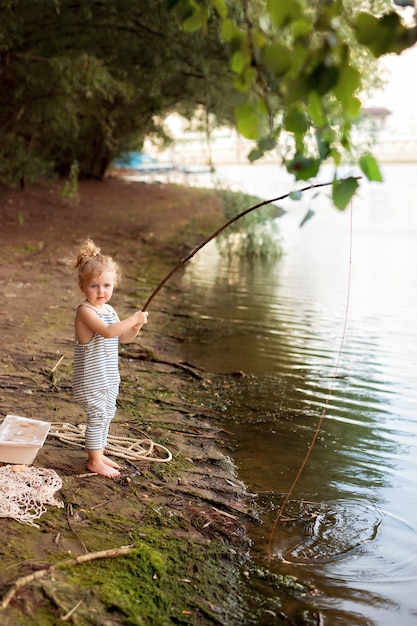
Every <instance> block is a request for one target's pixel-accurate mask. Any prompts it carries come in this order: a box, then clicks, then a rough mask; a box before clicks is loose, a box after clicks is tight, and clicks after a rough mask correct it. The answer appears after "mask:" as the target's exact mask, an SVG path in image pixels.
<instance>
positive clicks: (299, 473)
mask: <svg viewBox="0 0 417 626" xmlns="http://www.w3.org/2000/svg"><path fill="white" fill-rule="evenodd" d="M349 217H350V219H349V261H348V281H347V290H346V305H345V315H344V322H343V330H342V338H341V341H340V347H339V350H338V354H337V358H336V365H335V370H334V374H333V376H332V379H331V383H330V386H329V390H328V392H327V396H326V400H325V403H324V407H323V410H322V412H321V415H320V419H319V421H318V422H317V426H316V429H315V431H314V434H313V437H312V439H311V441H310V445H309V447H308V450H307V453H306V455H305V457H304V459H303V462H302V463H301V466H300V468H299V470H298V472H297V475H296V476H295V478H294V480H293V482H292V484H291V487H290V490H289V491H288V493H287V495H286V496H285V498H284V501H283V502H282V504H281V507H280V509H279V511H278V514H277V516H276V518H275V521H274V523H273V526H272V530H271V532H270V535H269V540H268V547H267V556H268V558H272V554H271V547H272V540H273V537H274V535H275V531H276V529H277V527H278V524H279V522H280V520H281V518H282V515H283V513H284V510H285V507H286V506H287V504H288V501H289V499H290V497H291V495H292V494H293V492H294V489H295V487H296V485H297V483H298V481H299V479H300V477H301V474H302V473H303V471H304V468H305V466H306V465H307V461H308V459H309V458H310V455H311V452H312V451H313V448H314V444H315V443H316V440H317V437H318V436H319V433H320V430H321V427H322V424H323V420H324V418H325V416H326V413H327V408H328V405H329V401H330V397H331V395H332V393H333V388H334V384H335V380H336V378H337V373H338V371H339V365H340V360H341V357H342V352H343V347H344V343H345V338H346V329H347V323H348V314H349V306H350V289H351V278H352V235H353V210H352V201H351V202H350V211H349Z"/></svg>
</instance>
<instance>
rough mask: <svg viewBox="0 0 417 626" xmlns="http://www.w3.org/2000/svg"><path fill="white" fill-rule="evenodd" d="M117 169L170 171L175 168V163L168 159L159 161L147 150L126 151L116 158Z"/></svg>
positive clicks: (144, 171) (152, 171)
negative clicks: (147, 152)
mask: <svg viewBox="0 0 417 626" xmlns="http://www.w3.org/2000/svg"><path fill="white" fill-rule="evenodd" d="M114 167H115V168H117V169H128V170H136V171H138V172H142V173H146V172H150V173H154V172H170V171H172V170H175V165H174V164H173V163H170V162H167V161H158V159H155V158H154V157H151V156H149V154H146V152H125V153H124V154H121V155H120V157H118V158H117V159H115V160H114Z"/></svg>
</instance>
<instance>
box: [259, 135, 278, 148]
mask: <svg viewBox="0 0 417 626" xmlns="http://www.w3.org/2000/svg"><path fill="white" fill-rule="evenodd" d="M276 145H277V140H276V139H275V137H271V136H270V135H269V136H268V137H262V139H261V140H260V141H259V148H260V150H265V151H269V150H273V149H274V148H275V147H276Z"/></svg>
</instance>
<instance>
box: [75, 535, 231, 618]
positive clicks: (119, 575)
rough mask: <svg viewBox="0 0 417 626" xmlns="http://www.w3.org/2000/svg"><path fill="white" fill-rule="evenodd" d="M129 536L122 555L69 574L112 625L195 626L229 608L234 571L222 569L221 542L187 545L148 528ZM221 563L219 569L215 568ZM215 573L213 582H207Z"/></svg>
mask: <svg viewBox="0 0 417 626" xmlns="http://www.w3.org/2000/svg"><path fill="white" fill-rule="evenodd" d="M135 534H136V536H135V541H134V545H135V548H134V550H133V551H132V552H131V553H130V554H129V555H128V556H126V557H123V558H117V559H112V560H111V561H110V560H101V561H96V562H92V563H91V564H85V565H83V566H82V567H77V568H74V569H73V570H72V571H71V575H70V576H71V583H72V584H73V585H75V586H76V587H77V588H80V589H85V590H87V589H89V590H90V591H93V592H94V595H95V596H96V598H97V599H98V600H99V601H100V603H101V604H102V605H104V606H105V607H106V610H107V612H108V613H111V614H112V615H113V616H114V617H116V616H117V617H118V619H119V620H122V621H121V622H116V623H123V624H128V625H130V626H142V625H148V624H152V625H154V624H158V626H163V625H165V624H172V623H184V624H186V623H193V624H195V623H199V622H200V618H201V617H202V616H203V615H206V616H207V615H210V614H213V615H215V614H216V612H218V611H219V610H220V609H219V607H220V606H222V607H227V606H229V609H228V610H231V607H230V604H229V595H230V593H229V589H231V585H232V586H233V587H232V588H233V589H234V594H233V595H234V596H235V591H236V583H237V581H236V580H234V579H233V576H234V575H233V574H232V572H233V571H235V568H230V570H228V568H227V563H228V562H230V556H229V555H230V553H229V551H228V549H227V547H226V546H225V545H224V544H221V543H217V542H213V543H208V544H205V545H195V544H192V545H190V544H189V543H188V541H187V538H178V537H177V536H175V535H174V534H173V533H170V532H167V530H166V528H165V529H161V530H158V529H156V528H155V527H154V526H152V527H151V526H148V527H146V528H145V527H142V528H141V529H140V533H139V530H137V531H136V533H135ZM139 534H140V535H141V536H139ZM223 560H224V567H219V565H220V564H221V562H222V561H223ZM215 571H218V577H219V580H218V581H215V580H213V572H215ZM208 572H210V574H209V575H208ZM222 610H224V609H222ZM79 617H80V616H79ZM219 617H220V616H218V617H217V618H216V621H217V619H219ZM219 621H220V620H219ZM79 623H80V624H81V623H84V622H79ZM88 623H90V622H88Z"/></svg>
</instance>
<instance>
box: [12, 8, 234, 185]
mask: <svg viewBox="0 0 417 626" xmlns="http://www.w3.org/2000/svg"><path fill="white" fill-rule="evenodd" d="M2 4H3V7H2V21H1V23H0V180H1V179H3V181H10V182H15V181H16V180H22V179H26V180H31V179H33V178H36V177H38V176H39V175H42V174H44V173H48V172H49V174H51V173H53V172H57V173H58V174H67V173H68V171H69V169H70V167H71V165H72V164H73V163H74V162H75V161H76V162H77V163H78V165H79V169H80V172H81V175H83V176H89V177H97V178H101V177H102V176H103V175H104V173H105V171H106V169H107V167H108V165H109V163H110V162H111V161H112V159H113V158H114V157H115V156H117V155H119V154H120V153H121V152H123V151H127V150H132V149H140V147H141V145H142V143H143V139H144V137H145V136H146V135H147V134H149V133H150V132H152V131H158V128H156V122H155V120H156V119H157V118H158V116H163V115H165V114H166V112H167V111H170V110H172V109H174V108H175V107H177V106H181V107H182V110H183V111H186V110H189V111H191V110H194V109H195V108H196V107H197V106H198V105H201V104H204V105H206V104H207V101H208V100H209V101H210V102H211V106H214V107H217V110H218V111H219V113H220V115H221V117H222V118H223V119H224V118H226V117H228V119H229V120H231V119H232V116H233V102H234V101H236V96H235V95H234V94H233V89H232V82H231V80H230V69H229V66H228V53H227V50H226V49H225V47H224V44H223V42H222V41H221V39H220V30H219V28H216V27H215V25H216V23H217V20H216V19H214V20H213V26H210V28H208V29H207V32H206V34H204V35H202V34H200V33H195V34H192V35H191V36H190V35H189V34H188V33H185V32H184V31H183V30H182V29H181V28H180V27H179V26H178V24H177V23H176V22H175V20H174V19H173V16H172V13H171V12H170V10H169V7H168V6H167V4H166V2H165V1H164V0H141V2H140V3H132V2H131V1H130V0H108V1H106V2H102V1H101V0H80V1H78V0H33V1H31V2H26V0H14V1H13V0H8V1H6V2H4V0H3V3H2ZM220 102H221V103H222V104H221V105H220ZM227 103H229V104H227Z"/></svg>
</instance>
